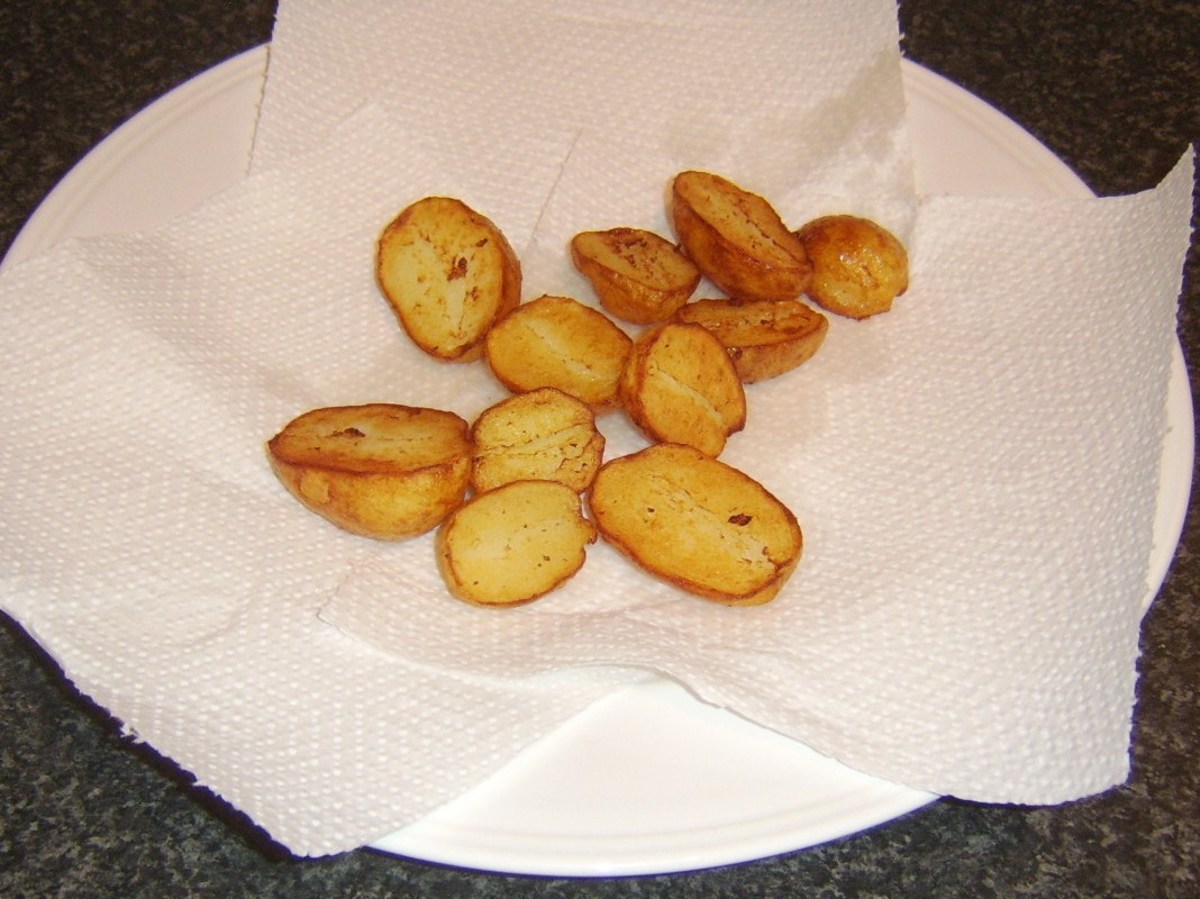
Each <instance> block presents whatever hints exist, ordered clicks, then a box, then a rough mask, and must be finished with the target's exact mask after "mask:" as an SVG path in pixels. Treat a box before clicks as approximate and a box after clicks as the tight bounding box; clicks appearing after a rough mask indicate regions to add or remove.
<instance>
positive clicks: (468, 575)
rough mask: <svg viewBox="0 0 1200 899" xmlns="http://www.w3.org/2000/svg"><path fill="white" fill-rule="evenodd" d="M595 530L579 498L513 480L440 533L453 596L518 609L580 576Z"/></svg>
mask: <svg viewBox="0 0 1200 899" xmlns="http://www.w3.org/2000/svg"><path fill="white" fill-rule="evenodd" d="M595 540H596V529H595V527H593V525H592V523H591V522H590V521H588V519H587V518H585V517H584V515H583V503H582V501H581V500H580V498H579V494H578V493H576V492H575V491H574V490H572V489H571V488H570V487H568V486H566V485H565V484H560V483H558V482H557V481H512V482H511V483H508V484H505V485H504V486H502V487H497V488H496V489H495V490H489V491H487V492H486V493H480V494H477V495H476V496H474V497H472V498H471V499H470V500H469V501H468V502H467V503H465V504H464V505H463V506H461V507H460V508H459V509H457V510H456V511H454V512H453V513H451V515H450V516H449V517H448V518H447V519H446V521H445V522H444V523H443V524H442V526H441V528H439V530H438V534H437V558H438V565H439V568H440V570H441V572H442V577H443V578H444V579H445V581H446V586H447V587H449V589H450V592H451V593H453V594H454V595H455V596H457V597H458V598H459V599H461V600H463V601H464V602H468V603H470V604H472V605H477V606H515V605H521V604H523V603H527V602H531V601H532V600H535V599H537V598H539V597H541V596H545V595H546V594H547V593H549V592H550V591H551V590H553V589H554V588H556V587H558V586H559V585H561V584H562V583H564V582H565V581H567V580H568V579H570V578H571V577H573V576H574V575H575V573H576V572H577V571H579V569H580V568H581V567H583V563H584V561H585V560H586V558H587V547H588V545H589V544H591V543H594V542H595Z"/></svg>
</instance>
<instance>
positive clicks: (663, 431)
mask: <svg viewBox="0 0 1200 899" xmlns="http://www.w3.org/2000/svg"><path fill="white" fill-rule="evenodd" d="M621 399H622V402H623V403H624V405H625V409H626V411H627V412H628V413H629V417H630V418H632V419H633V421H634V423H635V424H636V425H637V426H638V427H639V428H641V429H642V430H643V431H644V432H645V433H646V434H647V435H648V436H649V437H650V438H651V439H652V440H656V441H659V442H661V443H683V444H687V445H688V446H692V447H695V448H696V449H698V450H700V451H701V452H703V453H707V454H708V455H710V456H719V455H720V454H721V451H722V450H724V449H725V442H726V440H727V439H728V438H729V435H731V434H733V433H735V432H737V431H740V430H741V429H742V428H744V427H745V426H746V393H745V390H744V388H743V387H742V381H741V379H740V378H739V377H738V374H737V371H736V370H735V369H734V367H733V362H732V360H730V358H729V354H728V353H727V352H726V351H725V347H723V346H722V345H721V342H720V341H719V340H717V338H716V337H714V336H713V335H712V334H711V333H709V332H708V331H707V330H706V329H705V328H703V327H701V326H700V325H691V324H683V323H681V322H666V323H665V324H662V325H658V326H657V327H655V328H652V329H651V330H649V331H647V332H646V333H644V334H643V335H642V336H641V337H639V338H638V340H637V343H636V344H635V345H634V349H633V352H632V353H631V354H630V356H629V362H628V364H626V366H625V371H624V372H623V373H622V375H621Z"/></svg>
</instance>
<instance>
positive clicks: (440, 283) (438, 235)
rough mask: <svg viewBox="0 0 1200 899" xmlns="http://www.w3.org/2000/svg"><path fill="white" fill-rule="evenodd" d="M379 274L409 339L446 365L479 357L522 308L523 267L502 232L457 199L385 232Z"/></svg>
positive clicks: (417, 206)
mask: <svg viewBox="0 0 1200 899" xmlns="http://www.w3.org/2000/svg"><path fill="white" fill-rule="evenodd" d="M375 273H376V278H377V280H378V282H379V286H380V288H381V289H382V291H383V293H384V296H386V297H387V299H388V302H389V303H391V305H392V309H393V311H394V312H395V313H396V317H397V318H398V319H399V320H400V324H401V325H402V326H403V327H404V330H405V331H406V332H407V333H408V335H409V337H411V338H412V340H413V342H414V343H416V344H417V346H419V347H420V348H421V349H423V350H424V351H425V352H427V353H429V354H430V355H432V356H434V357H436V358H438V359H444V360H460V361H468V360H471V359H477V358H479V355H480V354H481V353H482V351H483V338H484V335H486V334H487V331H488V329H489V328H490V327H491V326H492V324H493V322H495V321H496V320H497V319H498V318H500V317H501V316H502V315H504V314H505V313H506V312H508V311H509V310H510V309H513V308H515V307H516V305H517V304H518V303H519V302H520V301H521V264H520V262H519V261H518V259H517V256H516V253H514V252H513V249H512V247H511V246H509V243H508V241H507V240H506V239H505V237H504V235H503V234H502V233H501V232H500V229H499V228H497V227H496V226H495V225H494V224H493V223H492V222H491V221H490V220H489V219H487V218H486V217H484V216H482V215H480V214H479V213H478V212H476V211H475V210H473V209H471V208H470V207H469V206H467V205H466V204H465V203H463V202H462V201H461V200H456V199H453V198H450V197H426V198H425V199H423V200H418V201H417V202H415V203H413V204H412V205H411V206H409V207H407V208H406V209H405V210H404V211H403V212H401V213H400V214H399V215H398V216H397V217H396V218H395V219H394V220H393V221H392V222H391V223H390V224H389V225H388V226H387V227H386V228H384V229H383V233H382V234H381V235H380V237H379V245H378V248H377V251H376V257H375Z"/></svg>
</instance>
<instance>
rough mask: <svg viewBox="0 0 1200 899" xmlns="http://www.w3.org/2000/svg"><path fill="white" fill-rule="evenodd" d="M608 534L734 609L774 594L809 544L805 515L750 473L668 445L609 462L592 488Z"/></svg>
mask: <svg viewBox="0 0 1200 899" xmlns="http://www.w3.org/2000/svg"><path fill="white" fill-rule="evenodd" d="M589 505H590V507H591V512H592V519H593V521H594V522H595V524H596V528H597V530H598V531H599V532H600V535H601V537H603V538H604V540H605V541H606V542H608V543H611V544H612V545H613V546H615V547H616V548H617V549H619V550H620V551H621V552H622V553H624V554H625V555H626V556H628V557H629V558H630V559H632V560H633V561H634V562H636V563H637V564H638V565H640V566H641V567H642V568H644V569H645V570H647V571H648V572H650V573H651V574H653V575H655V576H657V577H659V578H661V579H663V580H665V581H667V582H668V583H670V584H674V585H675V586H676V587H679V588H680V589H682V590H686V591H688V592H689V593H694V594H696V595H698V596H702V597H705V598H707V599H711V600H715V601H716V602H720V603H725V604H727V605H740V606H749V605H760V604H762V603H765V602H769V601H770V600H772V599H774V598H775V596H776V595H777V594H778V593H779V590H780V588H781V587H782V586H783V584H784V583H785V582H786V581H787V579H788V578H789V577H790V576H791V574H792V572H793V571H795V569H796V566H797V565H798V564H799V561H800V555H801V551H802V548H803V536H802V534H801V531H800V525H799V523H798V522H797V521H796V516H795V515H793V514H792V512H791V511H790V510H789V509H788V508H787V506H785V505H784V504H783V503H782V502H780V501H779V500H778V499H777V498H776V497H775V496H774V495H772V494H771V493H770V492H768V491H767V489H766V488H765V487H763V486H762V485H761V484H760V483H758V482H757V481H755V480H754V479H753V478H751V477H750V476H749V475H747V474H745V473H744V472H742V471H739V470H738V469H736V468H733V467H732V466H730V465H727V464H725V463H724V462H720V461H718V460H716V459H713V458H710V457H709V456H706V455H705V454H703V453H701V452H698V451H697V450H695V449H693V448H691V447H687V446H679V445H676V444H670V443H661V444H657V445H655V446H652V447H650V448H648V449H645V450H642V451H641V452H638V453H635V454H633V455H630V456H621V457H618V458H616V459H613V460H611V461H609V462H606V463H605V464H604V466H603V467H602V468H601V469H600V474H599V475H597V476H596V480H595V482H594V483H593V484H592V491H591V494H590V498H589Z"/></svg>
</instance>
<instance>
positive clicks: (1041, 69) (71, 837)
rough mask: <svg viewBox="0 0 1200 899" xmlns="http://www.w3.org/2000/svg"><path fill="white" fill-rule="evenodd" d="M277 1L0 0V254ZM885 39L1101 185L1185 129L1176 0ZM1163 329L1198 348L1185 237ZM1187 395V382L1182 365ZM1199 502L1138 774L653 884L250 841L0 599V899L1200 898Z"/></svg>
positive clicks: (946, 9)
mask: <svg viewBox="0 0 1200 899" xmlns="http://www.w3.org/2000/svg"><path fill="white" fill-rule="evenodd" d="M274 7H275V3H274V2H273V0H239V2H231V0H188V2H183V0H143V2H131V0H117V2H112V3H105V4H86V3H79V2H71V0H7V2H5V3H4V4H2V5H0V46H3V47H4V53H3V54H2V55H0V71H2V73H3V75H2V77H0V97H2V101H0V133H2V139H0V172H2V173H3V179H4V190H3V192H2V195H0V250H5V249H7V247H8V245H9V244H10V243H11V241H12V240H13V238H14V237H15V235H16V234H17V232H18V231H19V229H20V227H21V226H22V224H23V223H24V221H25V220H26V219H27V217H28V216H29V215H30V214H31V213H32V212H33V210H34V209H35V208H36V207H37V205H38V203H39V202H40V201H41V200H42V199H43V198H44V196H45V195H46V193H47V192H48V191H49V190H50V189H51V188H52V187H53V186H54V185H55V184H56V183H57V181H58V180H59V179H60V178H61V177H62V176H63V175H65V174H66V173H67V171H68V170H69V169H70V168H71V167H72V165H74V164H75V163H76V162H77V161H78V160H79V159H80V158H81V157H82V156H83V154H85V153H86V152H87V151H88V150H89V149H90V148H92V147H93V146H94V145H95V144H96V143H97V142H99V141H100V140H102V139H103V138H104V137H105V136H106V135H107V134H108V133H109V132H111V131H112V130H113V129H114V128H115V127H116V126H117V125H119V124H120V123H121V122H122V121H124V120H126V119H127V118H128V117H130V116H131V115H133V114H134V113H136V112H137V111H138V110H139V109H141V108H142V107H144V106H145V105H146V104H147V103H148V102H150V101H151V100H153V99H155V98H156V97H158V96H160V95H161V94H163V93H164V92H165V91H167V90H169V89H170V88H172V87H174V86H176V85H178V84H180V83H182V82H184V81H186V80H187V79H189V78H190V77H192V76H194V75H196V74H197V73H199V72H201V71H203V70H204V69H206V68H208V67H209V66H211V65H214V64H216V63H218V62H221V61H223V60H224V59H226V58H228V57H230V56H233V55H234V54H236V53H238V52H240V51H242V50H246V49H248V48H251V47H253V46H255V45H258V44H261V43H263V42H265V41H267V40H268V39H269V38H270V34H271V28H272V24H273V13H274ZM900 12H901V25H902V30H903V31H904V33H905V39H904V49H905V52H906V54H907V55H908V56H909V58H911V59H913V60H915V61H917V62H920V63H922V64H924V65H926V66H928V67H930V68H932V69H934V70H936V71H938V72H941V73H942V74H944V75H947V76H948V77H949V78H951V79H952V80H953V81H956V82H958V83H959V84H961V85H963V86H965V87H966V88H968V89H969V90H971V91H972V92H974V93H976V94H977V95H979V96H981V97H983V98H985V99H987V100H988V101H990V102H991V103H992V104H994V105H995V106H997V107H998V108H1000V109H1001V110H1003V111H1004V112H1005V113H1007V114H1008V115H1009V116H1010V117H1012V118H1013V119H1015V120H1016V121H1018V122H1020V123H1021V124H1022V125H1024V126H1025V127H1026V128H1027V129H1028V130H1030V131H1031V132H1032V133H1033V134H1035V135H1036V136H1037V137H1038V138H1040V139H1041V140H1042V141H1043V142H1044V143H1045V144H1046V145H1048V146H1049V147H1050V148H1051V149H1052V150H1054V151H1055V152H1056V153H1057V154H1059V155H1060V156H1061V157H1062V158H1063V159H1064V160H1066V161H1067V162H1068V163H1069V164H1070V165H1071V166H1072V167H1073V168H1074V169H1075V170H1076V171H1077V172H1078V173H1079V174H1080V176H1081V177H1082V178H1083V179H1084V180H1085V181H1086V182H1087V183H1088V184H1089V185H1090V186H1091V187H1092V188H1093V189H1094V190H1095V191H1096V192H1098V193H1100V194H1118V193H1126V192H1131V191H1137V190H1141V189H1144V188H1149V187H1152V186H1153V185H1155V184H1156V183H1157V182H1158V181H1159V180H1160V179H1161V178H1162V177H1163V176H1164V175H1165V174H1166V173H1167V171H1168V169H1169V168H1170V167H1171V165H1172V164H1173V163H1174V162H1175V161H1176V160H1177V159H1178V158H1179V155H1180V154H1181V153H1182V152H1183V150H1184V148H1185V147H1186V145H1187V144H1188V143H1189V142H1197V141H1200V53H1197V52H1196V48H1197V47H1200V6H1198V5H1197V4H1196V2H1195V0H1034V2H1028V3H1012V2H1006V0H909V2H903V3H901V4H900ZM1181 310H1182V311H1181V318H1180V326H1179V333H1180V337H1181V341H1182V344H1183V348H1184V354H1185V357H1186V358H1187V359H1188V360H1189V363H1190V362H1191V360H1193V359H1194V358H1195V357H1196V354H1197V353H1200V323H1198V321H1197V313H1200V254H1198V253H1197V244H1196V243H1195V242H1193V246H1192V253H1191V254H1190V256H1189V261H1188V270H1187V273H1186V281H1185V295H1184V297H1183V300H1182V305H1181ZM1191 379H1192V385H1193V388H1192V389H1193V393H1195V392H1196V376H1195V374H1194V372H1193V374H1192V375H1191ZM1195 512H1196V500H1195V499H1193V501H1192V505H1191V514H1190V515H1189V519H1188V522H1187V524H1186V525H1185V530H1184V534H1183V538H1182V542H1181V545H1180V547H1179V549H1178V551H1177V553H1176V557H1175V561H1174V563H1173V565H1172V568H1171V571H1170V573H1169V575H1168V577H1167V580H1166V582H1165V584H1164V585H1163V587H1162V589H1161V591H1160V593H1159V595H1158V597H1157V599H1156V601H1155V603H1154V605H1153V607H1152V609H1151V611H1150V613H1149V614H1148V616H1147V618H1146V621H1145V626H1144V632H1143V640H1142V648H1143V657H1142V663H1141V672H1142V674H1141V681H1140V684H1139V690H1138V704H1137V708H1136V712H1135V738H1134V744H1133V774H1132V777H1131V779H1130V781H1129V782H1128V783H1127V784H1126V785H1124V786H1122V787H1119V788H1116V789H1113V790H1111V791H1109V792H1107V793H1105V794H1103V795H1100V796H1097V797H1094V798H1090V799H1086V800H1083V801H1079V802H1075V803H1070V804H1067V805H1063V806H1058V807H1053V808H1025V807H1008V806H990V805H976V804H971V803H964V802H957V801H951V800H942V801H939V802H936V803H934V804H932V805H930V806H927V807H925V808H922V809H920V810H918V811H916V812H913V813H911V814H909V815H907V816H906V817H904V818H902V819H899V820H896V821H893V822H891V823H889V824H886V825H884V826H881V827H878V828H876V829H874V830H872V831H870V832H867V833H862V834H857V835H853V836H849V837H845V838H842V839H839V840H837V841H835V842H832V843H829V844H826V845H822V846H819V847H816V848H813V849H809V850H806V851H801V852H795V853H791V854H787V855H783V856H779V857H774V858H769V859H764V860H761V861H755V862H749V863H746V864H742V865H735V866H730V867H725V868H719V869H713V870H708V871H700V872H694V873H685V874H677V875H670V876H655V877H635V878H625V879H604V880H568V879H559V878H528V877H512V876H501V875H494V874H485V873H478V872H471V871H462V870H456V869H451V868H445V867H439V866H435V865H430V864H425V863H422V862H416V861H409V860H404V859H397V858H393V857H389V856H385V855H382V854H378V853H375V852H371V851H359V852H353V853H349V854H346V855H343V856H339V857H335V858H330V859H321V860H309V861H303V860H297V859H294V858H291V857H289V856H287V855H286V853H283V852H281V851H280V850H278V849H277V848H273V847H270V846H264V845H262V843H261V842H260V841H259V840H258V839H257V838H255V837H254V836H253V835H252V831H251V829H250V828H248V827H246V826H245V824H244V822H242V821H241V820H239V816H238V815H237V814H236V813H235V812H233V811H231V810H229V809H228V808H227V807H226V806H224V805H223V804H221V803H219V802H217V801H216V800H213V799H210V798H208V797H207V796H206V794H205V793H204V792H203V791H202V790H199V789H196V788H194V787H193V786H191V779H190V778H189V776H188V775H187V774H186V773H184V772H181V771H179V770H178V769H177V768H175V767H174V766H173V765H171V764H170V763H169V762H167V761H165V760H162V759H160V758H158V757H156V756H155V755H154V754H153V753H152V752H149V751H147V750H144V749H139V748H136V747H133V746H131V745H130V744H129V743H128V741H126V740H124V739H123V738H122V737H121V736H120V732H119V729H118V727H117V726H116V725H115V724H114V723H113V722H112V721H111V720H110V719H109V718H108V717H107V716H106V715H105V714H104V713H103V712H102V711H100V710H98V709H96V708H95V707H94V706H92V705H90V704H89V703H88V702H87V701H85V700H84V699H82V698H80V697H79V696H78V695H76V694H74V693H73V692H72V690H71V689H70V687H69V686H68V685H67V684H66V682H65V681H64V679H63V678H62V676H61V673H60V672H59V671H58V670H57V669H56V668H55V666H54V665H53V663H52V662H51V661H49V660H48V659H47V657H46V656H45V655H44V654H43V653H42V652H41V650H40V649H39V648H38V646H37V645H36V644H35V643H34V642H33V641H32V640H30V639H29V637H27V636H26V635H25V634H24V633H23V632H22V631H21V629H20V628H19V627H18V626H17V625H15V624H14V623H13V622H12V621H11V620H10V619H8V618H6V617H4V616H2V615H0V622H2V624H0V717H2V720H3V732H2V734H0V895H3V896H42V895H57V896H110V895H111V896H118V895H120V896H133V895H153V896H176V895H213V896H237V895H253V896H288V897H305V896H323V897H324V896H362V897H366V896H408V895H413V896H416V895H423V896H425V895H428V896H447V897H448V896H474V897H499V896H506V897H514V896H545V897H549V896H604V897H617V896H639V897H682V896H689V897H703V896H739V897H744V896H772V897H777V896H810V895H811V896H822V897H843V896H864V895H869V896H924V897H934V896H960V897H967V896H1018V895H1036V896H1056V897H1072V896H1080V897H1082V896H1087V897H1095V896H1131V897H1132V896H1137V897H1154V896H1185V895H1186V896H1191V895H1197V894H1200V886H1198V885H1197V877H1198V876H1200V765H1197V763H1196V758H1197V756H1200V703H1197V701H1196V696H1197V684H1200V611H1198V609H1197V604H1196V600H1197V594H1198V593H1200V561H1198V558H1197V556H1198V553H1200V524H1198V523H1197V521H1196V515H1195Z"/></svg>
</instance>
